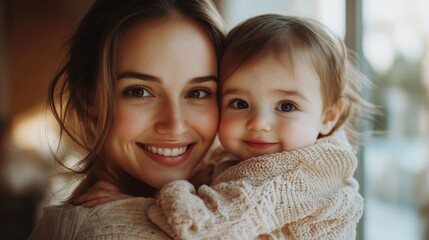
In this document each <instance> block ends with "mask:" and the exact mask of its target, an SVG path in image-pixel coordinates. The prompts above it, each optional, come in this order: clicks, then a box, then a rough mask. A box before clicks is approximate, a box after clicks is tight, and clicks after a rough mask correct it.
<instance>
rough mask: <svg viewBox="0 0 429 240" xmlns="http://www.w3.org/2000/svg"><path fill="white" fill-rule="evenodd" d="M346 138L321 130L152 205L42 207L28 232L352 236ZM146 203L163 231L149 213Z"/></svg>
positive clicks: (353, 187)
mask: <svg viewBox="0 0 429 240" xmlns="http://www.w3.org/2000/svg"><path fill="white" fill-rule="evenodd" d="M346 142H347V141H346V140H344V139H342V136H335V137H328V138H324V139H321V140H318V142H317V143H316V144H315V145H314V146H310V147H308V148H304V149H301V150H297V151H292V152H284V153H279V154H272V155H268V156H263V157H259V158H254V159H251V160H247V161H244V162H242V163H240V164H238V165H236V166H234V167H231V168H230V169H228V170H226V171H225V172H224V173H222V174H221V175H219V176H218V177H217V178H216V179H215V180H214V182H213V184H214V185H213V186H212V187H207V186H202V187H201V188H199V189H198V195H196V192H195V190H194V188H193V186H192V185H190V184H189V183H187V182H185V181H176V182H174V183H172V184H170V185H168V186H166V187H165V188H164V189H163V190H162V192H161V195H160V198H159V199H158V203H157V204H156V205H155V200H153V199H150V198H130V199H125V200H120V201H115V202H110V203H107V204H103V205H99V206H96V207H94V208H90V209H88V208H83V207H80V206H73V205H66V206H51V207H46V208H45V210H44V213H43V216H42V218H41V219H40V221H39V222H38V224H37V225H36V227H35V229H34V231H33V234H32V236H31V237H30V238H29V239H30V240H34V239H43V240H45V239H46V240H48V239H61V240H68V239H70V240H71V239H93V240H97V239H100V240H101V239H103V240H117V239H131V240H132V239H154V240H156V239H170V238H169V237H168V235H167V234H166V233H165V232H167V233H168V234H170V235H171V236H173V237H174V238H183V239H253V238H257V239H305V240H307V239H354V238H355V229H356V223H357V222H358V221H359V218H360V217H361V215H362V208H363V200H362V198H361V196H360V195H359V193H358V192H357V190H358V185H357V182H356V181H355V179H353V177H352V174H353V172H354V170H355V168H356V164H357V163H356V157H355V155H354V154H353V153H352V151H351V150H350V147H349V146H348V145H347V144H344V143H346ZM151 207H152V208H151ZM148 209H150V210H149V212H150V214H149V215H150V217H151V218H152V220H154V221H155V222H156V223H157V224H159V226H160V227H161V228H162V229H163V230H164V231H165V232H164V231H162V230H161V229H160V228H159V227H157V226H156V225H154V224H153V223H152V222H151V221H150V220H149V218H148V215H147V212H148ZM166 216H168V218H167V217H166Z"/></svg>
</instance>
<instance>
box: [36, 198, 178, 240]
mask: <svg viewBox="0 0 429 240" xmlns="http://www.w3.org/2000/svg"><path fill="white" fill-rule="evenodd" d="M153 204H154V199H150V198H129V199H124V200H118V201H114V202H110V203H106V204H102V205H99V206H96V207H94V208H83V207H80V206H72V205H67V206H64V207H49V208H46V209H45V212H44V215H43V217H42V218H41V219H40V221H39V222H38V224H37V226H36V228H35V229H34V231H33V233H32V235H31V237H30V240H39V239H40V240H42V239H43V240H45V239H48V240H49V239H52V240H53V239H65V240H67V239H70V240H72V239H74V240H79V239H85V240H119V239H127V240H137V239H139V240H140V239H153V240H167V239H171V238H170V237H168V235H167V234H166V233H164V232H163V231H162V230H161V229H160V228H158V227H157V226H156V225H154V224H153V223H152V222H151V221H150V220H149V218H148V216H147V209H148V208H149V207H150V206H151V205H153Z"/></svg>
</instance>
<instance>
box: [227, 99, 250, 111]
mask: <svg viewBox="0 0 429 240" xmlns="http://www.w3.org/2000/svg"><path fill="white" fill-rule="evenodd" d="M229 105H230V106H231V107H232V108H236V109H245V108H249V104H248V103H247V102H246V101H244V100H242V99H235V100H232V101H231V103H230V104H229Z"/></svg>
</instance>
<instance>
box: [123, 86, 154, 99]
mask: <svg viewBox="0 0 429 240" xmlns="http://www.w3.org/2000/svg"><path fill="white" fill-rule="evenodd" d="M123 95H124V96H126V97H130V98H145V97H152V96H153V95H152V94H151V93H150V92H149V91H148V90H147V89H145V88H143V87H137V86H134V87H129V88H126V89H125V90H124V91H123Z"/></svg>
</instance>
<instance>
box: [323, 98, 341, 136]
mask: <svg viewBox="0 0 429 240" xmlns="http://www.w3.org/2000/svg"><path fill="white" fill-rule="evenodd" d="M343 111H344V101H343V99H342V98H340V99H339V100H338V101H337V102H335V103H334V104H332V105H331V106H330V107H329V108H327V109H326V110H325V112H324V113H323V118H322V126H321V128H320V133H319V134H320V135H328V134H329V133H331V131H332V129H333V128H334V127H335V125H336V124H337V122H338V120H339V119H340V117H341V115H342V113H343Z"/></svg>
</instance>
